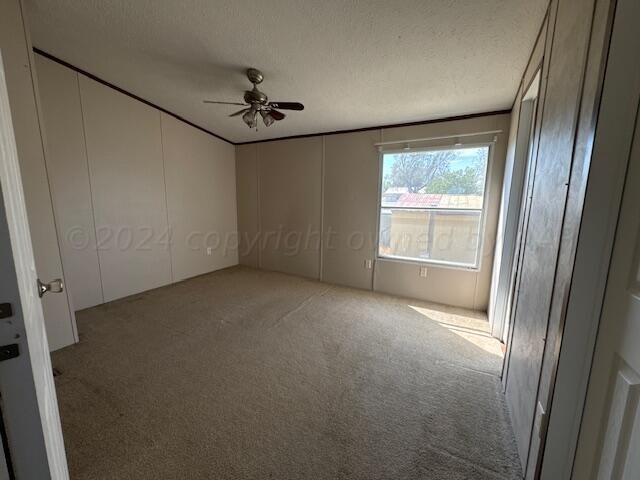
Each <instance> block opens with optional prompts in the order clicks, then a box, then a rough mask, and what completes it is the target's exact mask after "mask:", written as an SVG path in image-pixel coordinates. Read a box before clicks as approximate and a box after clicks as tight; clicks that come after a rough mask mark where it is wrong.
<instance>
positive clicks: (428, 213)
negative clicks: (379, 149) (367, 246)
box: [378, 145, 489, 268]
mask: <svg viewBox="0 0 640 480" xmlns="http://www.w3.org/2000/svg"><path fill="white" fill-rule="evenodd" d="M488 159H489V146H488V145H484V146H480V147H465V148H446V149H439V150H419V151H403V152H396V153H385V154H384V155H383V162H382V172H383V173H382V188H381V192H382V193H381V195H382V198H381V202H380V205H381V208H380V236H379V245H378V254H379V255H380V256H382V257H391V258H400V259H408V260H418V261H423V262H434V263H440V264H449V265H456V266H463V267H471V268H477V267H478V266H479V263H480V244H481V234H482V232H481V230H482V219H483V208H484V194H485V183H486V175H487V164H488Z"/></svg>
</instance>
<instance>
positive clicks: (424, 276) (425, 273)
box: [420, 267, 427, 278]
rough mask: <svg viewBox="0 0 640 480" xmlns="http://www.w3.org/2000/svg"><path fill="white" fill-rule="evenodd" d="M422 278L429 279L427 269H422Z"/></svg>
mask: <svg viewBox="0 0 640 480" xmlns="http://www.w3.org/2000/svg"><path fill="white" fill-rule="evenodd" d="M420 276H421V277H422V278H427V267H420Z"/></svg>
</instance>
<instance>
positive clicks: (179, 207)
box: [161, 113, 238, 281]
mask: <svg viewBox="0 0 640 480" xmlns="http://www.w3.org/2000/svg"><path fill="white" fill-rule="evenodd" d="M161 119H162V145H163V152H164V168H165V179H166V186H167V205H168V207H169V225H170V226H171V236H172V244H171V260H172V265H173V281H179V280H182V279H185V278H189V277H193V276H194V275H200V274H203V273H207V272H212V271H214V270H219V269H221V268H225V267H230V266H231V265H236V264H237V263H238V248H237V237H236V231H237V220H236V218H237V215H236V188H235V181H236V176H235V175H236V174H235V168H236V166H235V161H234V158H235V152H234V147H233V145H231V144H229V143H226V142H223V141H221V140H219V139H217V138H214V137H212V136H211V135H208V134H206V133H204V132H201V131H199V130H196V129H195V128H193V127H191V126H189V125H187V124H186V123H184V122H181V121H179V120H177V119H175V118H173V117H171V116H169V115H167V114H165V113H162V114H161ZM207 248H211V249H212V251H211V255H208V254H207Z"/></svg>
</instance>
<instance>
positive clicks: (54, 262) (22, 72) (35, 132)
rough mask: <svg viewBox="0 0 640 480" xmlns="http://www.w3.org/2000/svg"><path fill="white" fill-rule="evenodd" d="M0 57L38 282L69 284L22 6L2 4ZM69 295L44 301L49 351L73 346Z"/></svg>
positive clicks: (74, 330) (74, 332)
mask: <svg viewBox="0 0 640 480" xmlns="http://www.w3.org/2000/svg"><path fill="white" fill-rule="evenodd" d="M0 52H1V53H2V63H3V66H4V74H5V81H6V84H7V91H8V94H9V103H10V106H11V117H12V118H11V120H12V123H13V129H14V132H15V137H16V147H17V149H18V157H19V159H20V174H21V176H22V187H23V190H24V197H25V203H26V207H27V214H28V216H29V229H30V231H31V232H30V233H31V241H32V243H33V253H34V257H35V265H36V270H37V273H38V276H39V277H40V279H41V280H43V281H45V282H48V281H51V280H53V279H55V278H61V279H63V280H65V281H66V280H67V279H66V276H65V275H64V272H63V266H62V261H61V254H60V248H59V244H58V236H57V233H56V225H55V222H54V215H53V206H52V202H51V193H50V189H49V184H48V182H47V165H46V163H45V154H44V148H43V147H46V146H45V145H43V141H42V140H43V137H42V134H43V132H42V131H41V127H40V118H39V114H40V112H39V105H38V85H37V83H36V82H35V79H36V76H35V75H34V74H35V71H34V70H35V68H34V65H33V54H32V52H31V42H30V39H29V32H28V30H27V31H25V20H24V17H23V12H22V7H21V3H20V2H17V1H7V2H2V3H1V4H0ZM69 303H70V302H69V296H68V295H67V292H62V293H60V294H50V295H45V296H44V297H42V310H43V313H44V321H45V325H46V328H47V337H48V340H49V347H50V348H51V350H57V349H59V348H62V347H64V346H67V345H70V344H72V343H74V342H75V341H76V338H77V336H76V327H75V316H74V315H73V311H72V310H71V309H70V307H69Z"/></svg>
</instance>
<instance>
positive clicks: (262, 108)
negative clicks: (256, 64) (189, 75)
mask: <svg viewBox="0 0 640 480" xmlns="http://www.w3.org/2000/svg"><path fill="white" fill-rule="evenodd" d="M246 73H247V78H248V79H249V81H250V82H251V83H252V84H253V88H252V89H251V90H247V91H245V92H244V103H240V102H218V101H215V100H204V103H216V104H222V105H242V106H243V107H245V108H243V109H242V110H239V111H237V112H235V113H232V114H231V115H229V116H230V117H235V116H237V115H242V120H243V121H244V123H246V124H247V126H248V127H249V128H255V129H256V130H257V127H258V113H260V116H261V117H262V121H263V122H264V125H265V126H266V127H270V126H271V125H273V124H274V123H275V122H276V121H280V120H283V119H284V118H285V117H286V115H285V114H284V113H282V112H280V111H278V110H276V109H280V110H297V111H300V110H304V105H302V104H301V103H298V102H270V101H269V99H268V98H267V96H266V95H265V94H264V93H263V92H261V91H260V90H258V84H260V83H262V80H264V75H262V72H261V71H260V70H257V69H255V68H249V69H247V72H246Z"/></svg>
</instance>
